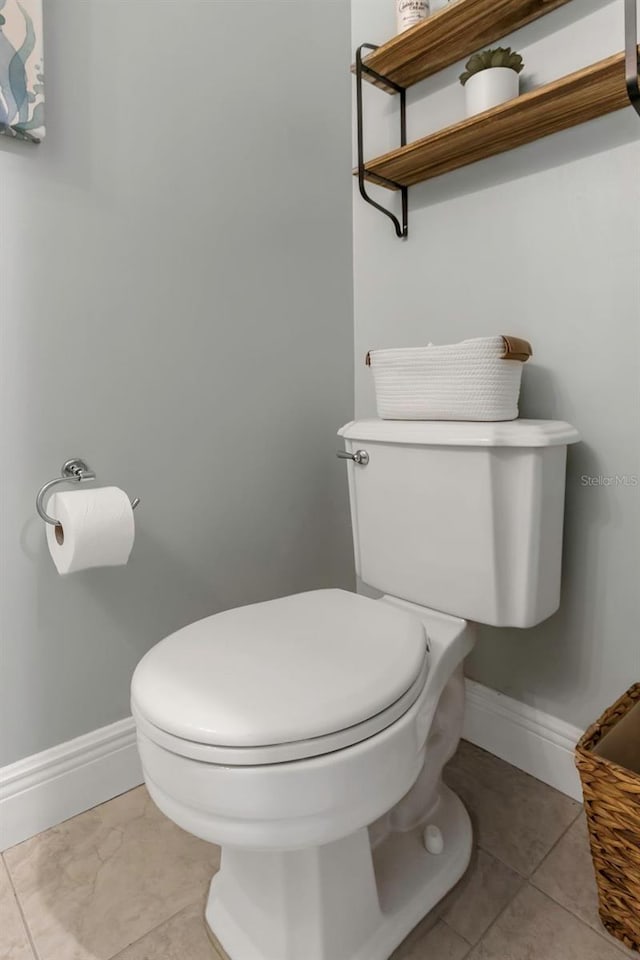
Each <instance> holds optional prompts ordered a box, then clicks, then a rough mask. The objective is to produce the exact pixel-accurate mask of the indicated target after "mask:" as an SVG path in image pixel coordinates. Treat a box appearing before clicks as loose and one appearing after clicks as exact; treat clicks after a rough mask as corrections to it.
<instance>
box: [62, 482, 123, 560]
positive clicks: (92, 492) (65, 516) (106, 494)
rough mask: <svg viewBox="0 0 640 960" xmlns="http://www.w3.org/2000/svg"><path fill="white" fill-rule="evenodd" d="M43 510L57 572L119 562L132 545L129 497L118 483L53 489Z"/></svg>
mask: <svg viewBox="0 0 640 960" xmlns="http://www.w3.org/2000/svg"><path fill="white" fill-rule="evenodd" d="M47 513H49V515H50V516H53V517H55V518H56V519H57V520H58V523H57V524H56V526H55V527H54V526H53V525H51V524H48V525H47V544H48V547H49V553H50V554H51V557H52V559H53V562H54V563H55V565H56V570H57V571H58V573H61V574H65V573H74V571H76V570H88V569H89V568H90V567H117V566H122V565H123V564H125V563H126V562H127V560H128V559H129V554H130V553H131V549H132V547H133V540H134V535H135V527H134V521H133V510H132V508H131V503H130V502H129V497H128V496H127V494H126V493H125V492H124V490H120V489H119V488H118V487H94V488H92V489H87V490H66V491H65V492H64V493H54V495H53V496H52V497H51V499H50V500H49V502H48V505H47Z"/></svg>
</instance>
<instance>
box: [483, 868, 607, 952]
mask: <svg viewBox="0 0 640 960" xmlns="http://www.w3.org/2000/svg"><path fill="white" fill-rule="evenodd" d="M620 958H621V954H620V951H619V950H618V949H617V947H616V946H611V945H610V944H609V943H608V942H607V941H605V940H604V939H603V937H601V936H600V935H599V934H597V933H595V932H594V931H593V930H592V929H591V928H590V927H588V926H587V925H586V924H585V923H582V922H581V921H580V920H578V919H577V917H574V916H573V914H572V913H569V912H568V911H567V910H564V909H563V908H562V907H560V906H558V904H557V903H554V901H553V900H550V899H549V898H548V897H547V896H545V895H544V894H543V893H541V892H540V891H539V890H536V889H535V888H534V887H532V886H530V885H528V884H527V886H526V887H525V888H524V889H523V890H521V892H520V893H519V894H518V895H517V897H516V898H515V900H514V901H513V902H512V903H511V904H510V906H509V907H507V909H506V910H505V911H504V913H503V914H502V915H501V916H500V917H499V918H498V919H497V921H496V922H495V924H494V925H493V926H492V927H491V929H490V930H489V932H488V933H487V934H486V935H485V937H484V939H483V940H481V941H480V943H479V944H478V945H477V946H476V947H474V949H473V951H472V952H471V954H470V955H469V960H620Z"/></svg>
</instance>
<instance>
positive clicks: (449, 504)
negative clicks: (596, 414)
mask: <svg viewBox="0 0 640 960" xmlns="http://www.w3.org/2000/svg"><path fill="white" fill-rule="evenodd" d="M339 435H340V436H341V437H343V438H344V444H345V450H346V451H347V453H351V454H353V453H356V451H359V450H362V451H366V453H367V454H368V462H367V463H366V464H364V463H357V462H355V461H352V460H349V461H347V462H348V473H349V496H350V500H351V518H352V525H353V541H354V548H355V561H356V572H357V573H358V575H359V576H360V577H361V579H362V580H363V581H364V582H365V583H366V584H369V585H370V586H372V587H375V588H377V589H378V590H381V591H382V592H383V593H386V594H390V595H392V596H395V597H399V598H402V599H404V600H410V601H412V602H413V603H417V604H420V605H421V606H425V607H430V608H432V609H434V610H440V611H442V612H443V613H449V614H453V615H455V616H458V617H463V618H464V619H466V620H475V621H477V622H479V623H488V624H494V625H495V626H514V627H531V626H533V625H534V624H536V623H539V622H540V621H541V620H544V619H545V618H546V617H549V616H550V615H551V614H552V613H553V612H554V611H555V610H557V608H558V605H559V603H560V572H561V558H562V526H563V515H564V491H565V469H566V457H567V445H568V444H570V443H575V442H576V441H577V440H578V439H579V435H578V432H577V430H575V429H574V428H573V427H571V426H570V425H569V424H568V423H563V422H560V421H553V420H513V421H509V422H504V423H467V422H441V421H406V420H403V421H400V420H357V421H353V422H352V423H348V424H347V425H346V426H344V427H342V429H341V430H340V431H339ZM366 459H367V458H366V457H365V458H364V460H366Z"/></svg>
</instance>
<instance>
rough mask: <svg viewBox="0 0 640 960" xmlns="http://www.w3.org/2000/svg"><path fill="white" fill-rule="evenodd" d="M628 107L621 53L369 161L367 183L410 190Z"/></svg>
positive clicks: (366, 168)
mask: <svg viewBox="0 0 640 960" xmlns="http://www.w3.org/2000/svg"><path fill="white" fill-rule="evenodd" d="M458 2H459V3H460V5H462V4H463V3H464V2H465V0H458ZM452 9H453V8H452ZM628 106H629V97H628V94H627V88H626V82H625V66H624V54H622V53H619V54H616V55H615V56H613V57H609V58H608V59H606V60H601V61H600V62H599V63H594V64H592V65H591V66H589V67H585V68H584V69H583V70H578V71H577V72H576V73H571V74H569V75H568V76H566V77H562V79H560V80H555V81H554V82H553V83H548V84H546V85H545V86H542V87H538V88H537V89H536V90H532V91H530V92H529V93H524V94H522V95H521V96H519V97H516V98H515V99H514V100H509V101H507V102H506V103H503V104H501V105H500V106H499V107H494V108H493V109H492V110H487V111H485V113H479V114H477V115H476V116H474V117H470V118H469V119H468V120H463V121H461V122H460V123H456V124H454V125H453V126H450V127H445V128H444V129H443V130H439V131H438V132H437V133H433V134H430V135H429V136H427V137H422V139H420V140H415V141H414V142H413V143H409V144H407V146H405V147H400V148H399V149H397V150H392V151H391V152H390V153H385V154H384V155H383V156H380V157H376V158H375V159H373V160H367V161H366V163H365V178H366V179H367V180H369V181H371V182H372V183H377V184H379V185H380V186H385V187H389V183H388V182H383V181H381V180H379V179H378V177H384V178H385V180H386V181H393V182H394V183H396V184H397V186H398V187H409V186H412V185H413V184H415V183H420V182H422V181H423V180H430V179H431V178H433V177H437V176H440V174H442V173H448V172H450V171H451V170H457V169H458V168H459V167H464V166H466V165H467V164H469V163H475V161H476V160H482V159H484V158H485V157H491V156H494V155H495V154H498V153H504V152H505V151H507V150H512V149H513V148H514V147H519V146H521V145H522V144H525V143H531V142H532V141H533V140H538V139H539V138H540V137H546V136H548V135H549V134H551V133H556V132H557V131H559V130H564V129H566V128H567V127H573V126H576V125H577V124H579V123H584V122H585V121H587V120H593V119H594V118H595V117H600V116H603V115H604V114H605V113H611V112H613V111H614V110H620V109H622V107H628ZM356 173H357V171H356Z"/></svg>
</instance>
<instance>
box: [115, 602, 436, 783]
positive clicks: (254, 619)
mask: <svg viewBox="0 0 640 960" xmlns="http://www.w3.org/2000/svg"><path fill="white" fill-rule="evenodd" d="M427 673H428V654H427V642H426V637H425V631H424V627H423V624H422V623H421V622H420V620H418V618H417V617H414V616H412V615H411V614H410V613H407V612H406V611H404V610H400V609H398V608H395V607H392V606H391V605H387V604H381V603H380V602H379V601H375V600H370V599H368V598H366V597H362V596H358V595H356V594H352V593H348V592H346V591H343V590H318V591H313V592H311V593H305V594H297V595H294V596H290V597H284V598H281V599H279V600H273V601H269V602H267V603H261V604H255V605H253V606H249V607H242V608H238V609H234V610H229V611H226V612H225V613H222V614H217V615H215V616H213V617H208V618H206V619H205V620H201V621H199V622H198V623H195V624H190V625H189V626H187V627H185V628H184V629H183V630H179V631H178V632H177V633H175V634H172V635H171V636H170V637H167V639H166V640H164V641H162V642H161V643H160V644H158V645H157V646H156V647H154V648H153V649H152V650H151V651H150V652H149V653H148V654H147V655H146V656H145V657H144V658H143V659H142V661H141V662H140V664H139V665H138V668H137V669H136V672H135V674H134V678H133V683H132V709H133V713H134V716H135V719H136V722H137V723H138V725H139V727H140V729H141V730H142V731H143V732H144V734H145V735H146V736H147V737H148V738H149V739H150V740H152V741H153V742H155V743H157V744H158V745H159V746H162V747H164V748H165V749H168V750H170V751H172V752H174V753H177V754H179V755H181V756H184V757H189V758H192V759H195V760H200V761H203V762H209V763H220V764H230V765H257V764H271V763H282V762H286V761H290V760H297V759H301V758H308V757H314V756H319V755H321V754H325V753H330V752H332V751H335V750H339V749H342V748H344V747H346V746H350V745H352V744H355V743H358V742H359V741H361V740H364V739H366V738H368V737H371V736H373V735H374V734H376V733H379V732H380V731H381V730H384V729H385V728H386V727H388V726H390V725H391V724H392V723H394V722H395V721H396V720H397V719H398V718H399V717H401V716H403V715H404V713H406V712H407V710H409V709H410V707H411V706H412V704H413V703H415V701H416V699H417V698H418V696H419V695H420V693H421V691H422V690H423V688H424V685H425V682H426V678H427Z"/></svg>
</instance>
